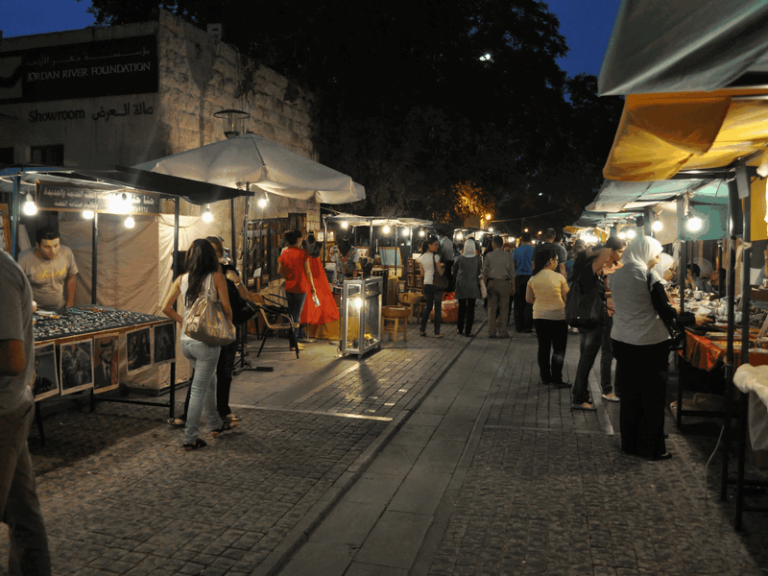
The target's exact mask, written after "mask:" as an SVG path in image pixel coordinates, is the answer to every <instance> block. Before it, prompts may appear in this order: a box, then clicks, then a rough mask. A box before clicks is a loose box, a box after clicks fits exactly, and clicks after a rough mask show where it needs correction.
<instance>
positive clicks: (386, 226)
mask: <svg viewBox="0 0 768 576" xmlns="http://www.w3.org/2000/svg"><path fill="white" fill-rule="evenodd" d="M391 230H392V229H391V228H390V227H389V224H385V225H384V228H382V229H381V231H382V232H384V234H389V233H390V231H391Z"/></svg>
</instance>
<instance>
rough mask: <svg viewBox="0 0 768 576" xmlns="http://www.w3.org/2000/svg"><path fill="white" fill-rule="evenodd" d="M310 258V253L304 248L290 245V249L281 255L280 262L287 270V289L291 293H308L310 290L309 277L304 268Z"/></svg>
mask: <svg viewBox="0 0 768 576" xmlns="http://www.w3.org/2000/svg"><path fill="white" fill-rule="evenodd" d="M308 258H309V254H308V253H307V251H306V250H304V249H302V248H296V247H295V246H289V247H288V249H287V250H286V251H285V252H283V253H282V254H281V255H280V264H282V265H283V268H284V269H285V272H286V277H285V291H286V292H290V293H291V294H306V293H307V292H309V291H310V285H309V278H307V273H306V271H305V270H304V263H305V262H306V261H307V259H308Z"/></svg>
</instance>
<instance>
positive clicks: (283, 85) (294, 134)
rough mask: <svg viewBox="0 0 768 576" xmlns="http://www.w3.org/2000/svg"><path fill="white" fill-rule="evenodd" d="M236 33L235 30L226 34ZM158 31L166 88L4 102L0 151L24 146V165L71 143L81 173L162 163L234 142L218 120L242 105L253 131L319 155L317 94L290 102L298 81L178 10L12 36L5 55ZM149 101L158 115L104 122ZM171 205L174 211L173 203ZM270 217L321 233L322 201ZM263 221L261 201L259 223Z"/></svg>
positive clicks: (190, 209) (272, 209)
mask: <svg viewBox="0 0 768 576" xmlns="http://www.w3.org/2000/svg"><path fill="white" fill-rule="evenodd" d="M225 33H226V30H225ZM144 35H156V36H157V45H158V74H159V92H158V93H153V94H132V95H126V96H108V97H99V98H83V99H71V100H55V101H47V102H35V103H21V104H3V105H0V113H2V114H6V115H9V116H13V117H16V118H17V120H16V121H15V122H6V123H3V125H2V130H0V147H9V146H13V147H14V156H15V161H16V162H20V163H26V162H30V161H31V158H30V147H31V146H39V145H49V144H64V163H65V165H67V166H73V167H78V166H79V167H107V166H112V165H126V166H131V165H134V164H138V163H141V162H144V161H147V160H151V159H153V158H158V157H162V156H167V155H170V154H176V153H178V152H183V151H184V150H188V149H191V148H196V147H198V146H203V145H206V144H210V143H213V142H216V141H219V140H222V139H223V138H224V130H225V128H224V121H223V120H220V119H217V118H214V117H213V113H214V112H216V111H217V110H222V109H228V108H236V109H240V110H244V111H246V112H248V113H250V115H251V118H250V119H248V120H247V121H246V124H245V126H244V129H245V130H250V131H252V132H255V133H256V134H260V135H262V136H264V137H265V138H267V139H269V140H271V141H273V142H275V143H277V144H279V145H281V146H284V147H286V148H288V149H289V150H291V151H293V152H296V153H298V154H301V155H303V156H306V157H309V158H313V159H314V158H315V153H314V148H313V146H312V142H311V139H310V135H311V130H312V128H311V117H310V108H311V97H310V96H309V95H308V94H305V93H302V92H301V91H298V92H297V91H295V90H292V92H293V93H295V94H297V96H296V98H294V99H292V101H291V102H287V101H286V100H285V93H286V90H287V88H288V81H287V80H286V79H285V78H283V77H281V76H280V75H279V74H277V73H275V72H274V71H272V70H269V69H266V68H263V67H261V68H256V67H255V66H254V65H253V63H251V62H248V61H246V59H244V58H242V57H239V56H238V53H237V51H236V50H235V49H234V48H233V47H231V46H229V45H227V44H225V43H223V42H220V41H217V40H215V39H214V38H212V37H211V36H209V35H208V34H207V33H206V32H205V31H203V30H200V29H198V28H196V27H194V26H192V25H191V24H188V23H186V22H184V21H182V20H180V19H178V18H176V17H175V16H173V15H172V14H170V13H169V12H166V11H162V10H161V12H160V17H159V20H158V21H157V22H147V23H141V24H130V25H124V26H113V27H105V28H86V29H83V30H73V31H69V32H60V33H54V34H40V35H34V36H24V37H17V38H6V39H3V41H2V44H0V54H2V53H3V52H11V51H16V50H24V49H27V48H36V47H42V46H60V45H65V44H75V43H80V42H89V41H98V40H109V39H117V38H125V37H133V36H144ZM246 70H252V71H253V72H252V82H251V83H250V84H251V85H252V88H253V89H252V90H251V91H249V92H248V93H247V94H245V95H244V96H243V97H241V98H238V97H237V96H238V88H239V83H240V79H241V78H243V77H244V75H245V74H246ZM142 103H143V104H144V106H145V107H146V108H147V109H148V108H151V109H152V110H153V113H152V114H151V115H142V116H133V115H130V116H126V117H120V118H119V117H112V118H111V119H109V120H107V121H105V120H104V119H103V118H99V119H94V117H97V116H98V112H99V111H100V110H101V109H105V110H109V109H118V110H119V109H121V108H122V107H123V106H125V105H129V106H131V107H132V106H135V105H137V104H142ZM68 110H78V111H79V110H82V111H83V113H82V114H80V115H79V116H80V117H78V118H73V119H66V120H59V121H55V122H45V123H40V122H32V121H31V116H32V113H45V112H56V111H68ZM168 206H169V207H168V209H169V210H170V211H172V208H171V207H170V205H168ZM244 209H245V201H244V200H243V199H238V200H237V201H236V202H235V221H236V228H237V229H238V230H239V229H240V227H241V226H242V222H243V219H244V217H245V211H244ZM211 210H212V212H213V213H214V216H215V217H216V220H217V222H219V223H220V224H221V235H222V236H223V237H224V238H226V239H227V240H229V238H230V234H231V224H230V222H231V214H230V203H229V202H218V203H216V204H214V205H212V206H211ZM263 212H264V216H266V217H284V216H287V215H288V213H289V212H302V213H307V214H308V218H309V222H310V228H311V229H318V228H319V227H320V209H319V204H318V203H317V202H314V201H309V202H303V201H293V200H289V199H285V198H277V197H274V196H272V197H271V199H270V203H269V206H268V208H267V209H265V210H264V211H263ZM181 213H182V214H184V215H191V216H195V215H199V214H200V213H201V208H199V207H197V206H194V205H190V204H187V203H186V202H182V207H181ZM261 216H262V209H260V208H259V207H258V206H257V204H256V202H252V203H251V207H250V210H249V218H259V217H261Z"/></svg>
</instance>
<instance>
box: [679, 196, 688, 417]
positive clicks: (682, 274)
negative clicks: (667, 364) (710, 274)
mask: <svg viewBox="0 0 768 576" xmlns="http://www.w3.org/2000/svg"><path fill="white" fill-rule="evenodd" d="M684 226H685V197H684V196H680V197H679V198H678V199H677V241H678V245H679V246H680V254H679V259H678V264H677V284H678V287H679V288H680V312H685V284H686V280H687V279H688V270H687V269H686V267H685V264H686V262H685V261H686V259H687V256H688V255H687V254H686V249H687V246H686V243H685V240H683V227H684ZM680 408H681V406H678V407H677V409H678V410H680Z"/></svg>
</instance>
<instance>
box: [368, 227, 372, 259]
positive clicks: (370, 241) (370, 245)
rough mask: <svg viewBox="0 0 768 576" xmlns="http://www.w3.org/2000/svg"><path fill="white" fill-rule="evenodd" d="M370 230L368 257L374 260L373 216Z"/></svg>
mask: <svg viewBox="0 0 768 576" xmlns="http://www.w3.org/2000/svg"><path fill="white" fill-rule="evenodd" d="M369 222H370V227H369V230H370V231H369V232H368V257H369V258H370V259H371V262H373V218H371V220H370V221H369Z"/></svg>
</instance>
